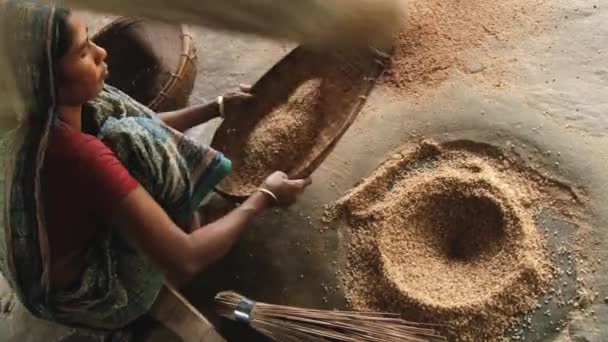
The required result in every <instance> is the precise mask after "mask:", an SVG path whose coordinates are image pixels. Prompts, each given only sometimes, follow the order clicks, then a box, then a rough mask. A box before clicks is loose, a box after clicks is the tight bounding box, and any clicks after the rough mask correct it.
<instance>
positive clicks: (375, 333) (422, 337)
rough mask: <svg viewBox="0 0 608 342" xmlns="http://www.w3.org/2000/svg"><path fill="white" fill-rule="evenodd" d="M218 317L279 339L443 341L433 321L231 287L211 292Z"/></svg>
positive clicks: (314, 341)
mask: <svg viewBox="0 0 608 342" xmlns="http://www.w3.org/2000/svg"><path fill="white" fill-rule="evenodd" d="M215 302H216V304H217V312H218V314H220V315H221V316H222V317H225V318H228V319H231V320H233V321H237V322H241V323H244V324H248V325H249V326H250V327H251V328H253V329H254V330H256V331H258V332H260V333H262V334H264V335H266V336H267V337H269V338H271V339H272V340H275V341H280V342H283V341H285V342H327V341H344V342H355V341H356V342H368V341H369V342H371V341H383V342H397V341H399V342H404V341H415V342H418V341H419V342H426V341H447V340H446V338H445V337H442V336H440V335H438V334H437V332H436V331H435V330H434V329H433V328H432V327H433V325H430V324H422V323H414V322H408V321H405V320H402V319H400V318H399V316H398V315H395V314H389V313H375V312H345V311H324V310H313V309H305V308H298V307H291V306H282V305H272V304H266V303H259V302H255V301H252V300H250V299H248V298H246V297H243V296H241V295H240V294H238V293H235V292H232V291H226V292H220V293H218V294H217V295H216V296H215Z"/></svg>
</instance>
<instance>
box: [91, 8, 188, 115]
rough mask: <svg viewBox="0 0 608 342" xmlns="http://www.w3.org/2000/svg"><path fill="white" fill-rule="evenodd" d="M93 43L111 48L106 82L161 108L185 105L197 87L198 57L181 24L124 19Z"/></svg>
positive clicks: (151, 106)
mask: <svg viewBox="0 0 608 342" xmlns="http://www.w3.org/2000/svg"><path fill="white" fill-rule="evenodd" d="M92 40H93V42H95V43H96V44H97V45H99V46H101V47H103V48H104V49H105V50H106V51H107V52H108V56H107V58H106V63H107V64H108V69H109V71H110V76H109V77H108V79H107V80H106V83H107V84H110V85H112V86H115V87H117V88H118V89H120V90H122V91H124V92H125V93H127V94H129V95H130V96H131V97H133V98H134V99H136V100H137V101H139V102H140V103H142V104H144V105H146V106H148V107H150V108H151V109H152V110H154V111H157V112H163V111H170V110H175V109H179V108H183V107H185V106H186V105H187V103H188V98H189V96H190V94H191V92H192V89H193V87H194V81H195V78H196V66H197V55H196V48H195V46H194V43H193V40H192V36H191V35H190V34H189V33H188V31H187V29H186V28H185V27H184V26H182V25H171V24H166V23H161V22H155V21H151V20H147V19H143V18H134V17H120V18H118V19H116V20H114V21H113V22H111V23H110V24H108V25H106V26H105V27H103V28H102V29H101V30H100V31H99V32H98V33H96V34H95V35H94V36H93V38H92Z"/></svg>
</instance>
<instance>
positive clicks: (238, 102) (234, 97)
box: [220, 84, 254, 119]
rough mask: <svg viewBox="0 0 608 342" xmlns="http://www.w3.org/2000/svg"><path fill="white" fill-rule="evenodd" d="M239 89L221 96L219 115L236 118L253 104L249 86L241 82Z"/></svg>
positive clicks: (225, 117)
mask: <svg viewBox="0 0 608 342" xmlns="http://www.w3.org/2000/svg"><path fill="white" fill-rule="evenodd" d="M239 89H240V90H239V91H237V92H234V93H229V94H227V95H224V96H223V99H222V100H221V101H222V102H223V104H220V116H221V117H222V118H224V119H234V118H238V117H239V116H240V115H241V113H243V112H246V111H247V110H248V108H249V107H251V106H252V105H253V102H254V96H253V95H252V94H251V93H250V91H251V86H248V85H244V84H241V85H239Z"/></svg>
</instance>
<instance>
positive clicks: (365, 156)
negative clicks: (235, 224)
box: [0, 0, 608, 342]
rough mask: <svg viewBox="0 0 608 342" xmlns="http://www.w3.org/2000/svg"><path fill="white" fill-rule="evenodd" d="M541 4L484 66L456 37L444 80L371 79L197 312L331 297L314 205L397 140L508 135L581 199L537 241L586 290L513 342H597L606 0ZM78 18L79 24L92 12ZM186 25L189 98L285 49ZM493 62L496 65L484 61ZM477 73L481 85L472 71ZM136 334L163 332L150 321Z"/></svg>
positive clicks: (607, 152)
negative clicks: (215, 299)
mask: <svg viewBox="0 0 608 342" xmlns="http://www.w3.org/2000/svg"><path fill="white" fill-rule="evenodd" d="M545 5H546V6H547V7H546V8H547V15H546V17H545V18H544V19H543V20H544V21H545V22H546V23H548V25H547V28H546V29H544V30H542V31H540V32H535V33H534V34H530V35H526V36H524V37H521V38H519V39H518V40H517V41H516V42H511V44H504V43H503V42H501V41H500V40H499V39H496V40H495V41H490V44H491V47H492V49H491V50H490V51H491V53H492V54H493V56H494V57H495V58H494V59H492V60H493V62H492V64H487V65H486V64H484V63H486V62H485V61H486V60H487V59H486V58H485V57H487V54H488V50H487V49H483V50H482V49H478V48H470V49H467V50H465V51H462V52H461V55H460V59H461V61H462V63H463V64H464V65H465V66H466V65H469V67H468V68H467V67H464V68H459V67H454V68H450V69H448V70H449V71H450V72H449V77H447V78H446V79H445V80H444V81H442V82H441V83H440V84H437V85H436V86H434V87H433V88H432V89H430V90H429V91H427V92H425V93H424V94H423V95H420V94H416V95H407V94H404V93H403V92H402V91H397V90H395V89H394V88H391V87H389V86H387V85H383V84H379V85H378V86H377V87H376V89H375V91H374V92H373V93H372V95H371V96H370V97H369V100H368V103H367V105H366V106H365V107H364V108H363V111H362V112H361V114H360V115H359V117H358V118H357V120H356V121H355V123H354V124H353V126H352V127H351V128H350V130H349V131H348V132H347V133H346V135H345V136H344V137H343V138H342V140H341V141H340V142H339V143H338V145H337V146H336V147H335V149H334V151H333V152H332V153H331V155H330V156H329V157H328V158H327V160H326V161H325V163H324V164H323V165H322V166H321V167H320V168H319V169H318V170H317V171H316V172H315V173H314V175H313V181H314V183H313V185H312V186H311V187H310V189H309V190H308V191H307V193H306V194H305V195H304V196H303V198H302V199H301V201H300V202H299V203H298V204H297V205H295V206H294V207H292V208H290V209H287V210H271V211H269V212H268V213H267V214H265V215H264V216H263V217H261V218H260V219H259V220H257V221H256V222H255V223H254V224H253V225H252V226H251V227H250V228H249V230H248V232H247V233H246V234H245V236H244V237H243V239H242V240H241V241H240V242H239V243H238V244H237V245H236V246H235V248H234V249H233V251H232V252H231V253H230V255H229V256H228V257H227V258H226V259H225V260H223V261H222V262H221V263H220V264H218V265H216V266H215V267H213V269H211V270H209V271H208V272H207V273H205V274H204V275H201V277H200V278H199V279H198V280H197V281H196V282H195V284H194V285H193V286H191V287H190V288H189V289H188V291H187V292H188V296H189V298H190V299H191V300H192V301H193V302H194V303H195V305H196V306H197V307H199V308H200V309H201V310H203V311H204V312H208V311H209V298H211V297H212V295H213V294H214V293H215V292H217V291H218V290H228V289H231V290H237V291H240V292H241V293H243V294H245V295H247V296H250V297H251V298H254V299H257V300H260V301H267V302H272V303H277V304H289V305H299V306H307V307H314V308H327V309H333V308H345V307H346V302H345V299H344V294H343V292H342V291H341V284H340V281H339V276H338V271H339V270H340V269H341V267H342V266H343V265H344V263H345V248H346V245H345V244H344V240H345V239H344V236H345V234H346V233H347V232H346V231H344V230H342V229H329V230H323V229H322V227H323V223H322V222H321V216H322V213H323V207H324V206H325V205H327V204H330V203H332V202H334V201H335V200H337V199H338V198H340V197H341V196H342V195H343V194H344V192H345V191H347V190H349V189H350V188H352V187H353V186H354V185H355V184H356V183H357V182H359V181H360V180H361V179H362V178H364V177H367V176H368V175H369V174H370V173H371V172H372V171H373V170H374V169H375V168H376V166H377V165H379V164H380V163H381V162H382V161H383V160H384V159H385V158H386V156H388V155H389V154H390V153H391V152H392V151H395V150H396V149H398V148H399V147H400V146H402V145H404V144H406V143H413V142H416V141H419V140H421V139H434V140H437V141H450V140H456V139H468V140H474V141H479V142H484V143H487V144H491V145H495V146H500V147H504V148H506V147H507V146H515V149H517V150H518V151H519V153H520V154H521V155H524V156H527V157H528V160H529V163H530V164H531V165H535V166H537V167H538V168H542V169H544V170H546V172H547V173H548V174H550V175H551V176H554V177H557V178H560V179H562V180H563V181H565V182H567V183H569V184H570V185H571V186H572V187H573V188H575V189H580V190H581V191H584V192H585V193H586V194H587V196H588V197H589V203H588V206H587V208H588V210H589V211H590V213H591V215H590V219H589V222H590V225H589V227H575V226H573V225H572V224H571V223H570V222H569V220H568V219H567V218H564V217H562V216H560V215H558V214H556V213H555V212H552V211H551V208H546V210H545V214H544V215H545V216H544V217H543V218H542V219H540V220H541V221H542V228H548V229H549V230H550V231H556V232H558V234H551V238H550V241H549V244H550V245H552V244H558V243H559V242H560V241H568V242H571V243H572V244H573V245H574V246H576V249H577V250H579V251H580V254H581V255H582V256H583V257H582V259H583V263H584V265H583V266H584V267H579V268H584V269H585V272H584V273H580V272H579V274H577V275H576V277H578V278H580V279H581V280H582V281H583V282H584V284H585V286H584V289H583V290H584V291H583V292H584V293H583V294H582V295H585V293H591V294H592V295H591V297H595V300H593V301H589V302H588V303H587V305H586V307H585V311H584V312H583V310H581V309H580V308H575V307H570V308H564V309H563V310H559V312H557V311H556V315H558V316H559V317H563V318H565V319H566V320H567V321H568V324H567V326H566V327H565V328H563V329H560V330H559V331H557V330H556V329H555V327H554V326H552V325H550V324H547V320H548V319H547V318H546V317H545V316H544V315H542V314H536V315H533V317H532V318H531V319H532V320H534V321H535V322H537V326H538V329H537V332H535V333H530V335H527V336H526V337H527V338H526V340H533V341H560V342H561V341H589V342H600V341H606V340H608V328H607V327H608V263H607V262H606V261H605V260H608V248H607V245H608V233H607V230H606V227H607V226H608V204H607V201H606V194H607V193H608V181H607V180H608V179H607V176H606V174H605V170H606V169H608V114H607V113H608V101H607V100H606V97H607V96H608V91H607V90H606V89H608V48H607V47H608V26H607V25H605V22H606V21H607V20H608V1H606V0H594V1H583V0H573V1H561V0H550V1H546V3H545ZM89 19H90V20H91V23H92V24H93V25H91V26H92V29H93V28H94V27H99V25H100V24H102V23H103V22H104V21H106V20H105V19H103V18H99V17H94V16H90V17H89ZM92 31H94V30H92ZM193 32H194V35H195V37H196V38H195V40H196V43H197V47H198V55H199V63H200V64H199V74H198V79H197V84H196V89H195V90H194V93H193V95H192V97H191V103H203V102H206V101H212V100H213V99H215V97H216V96H217V95H219V94H223V93H226V92H229V91H232V90H234V89H235V88H236V86H237V85H238V84H239V83H253V82H255V80H256V79H257V78H259V77H260V76H261V75H262V73H264V72H265V71H266V70H267V69H268V68H270V67H271V66H272V65H273V64H274V63H276V61H278V60H279V59H280V58H281V57H282V56H284V55H285V54H286V53H287V52H288V51H289V49H290V48H291V46H290V45H289V44H281V43H275V42H269V41H266V40H260V39H257V38H253V37H247V36H229V35H226V34H224V33H219V32H209V31H207V30H203V29H194V31H193ZM481 57H484V58H481ZM497 63H499V67H496V65H497ZM497 69H500V73H494V72H493V71H495V70H497ZM486 73H487V75H488V77H489V75H490V74H491V77H492V80H493V81H492V82H481V81H480V79H481V78H483V77H484V76H485V75H486ZM243 115H246V113H243ZM213 129H214V125H213V124H211V125H207V126H205V127H201V128H200V129H198V130H197V131H196V132H195V134H197V135H198V136H200V137H201V139H203V140H206V141H209V139H210V137H211V133H212V132H213ZM334 228H335V227H334ZM568 281H569V282H571V283H572V284H571V285H572V287H571V288H570V289H571V295H572V296H573V297H576V296H577V293H576V291H578V292H579V293H578V295H579V296H580V295H581V288H578V290H577V288H576V286H577V285H576V284H580V282H578V281H575V280H572V279H570V280H568ZM327 288H329V289H332V290H330V291H328V290H327ZM539 300H540V301H542V300H543V299H542V298H540V299H539ZM0 302H1V303H0V304H2V305H0V309H3V311H2V312H0V332H1V335H0V340H3V341H14V340H19V341H23V342H25V341H52V340H55V339H57V338H59V337H60V336H63V335H64V334H65V330H64V328H62V327H57V326H55V325H52V324H48V323H44V322H40V321H38V320H35V319H33V318H31V317H29V315H28V314H27V313H26V312H25V311H24V309H23V308H22V307H21V306H20V305H19V304H18V303H15V301H14V298H13V297H12V295H11V293H10V291H9V290H8V289H7V287H6V285H5V284H0ZM7 303H8V305H7ZM5 308H6V310H4V309H5ZM592 312H593V313H592ZM212 319H214V318H213V317H212ZM220 327H221V330H222V332H224V333H225V334H226V336H227V337H230V338H231V340H234V341H245V340H246V341H254V340H257V338H254V336H253V335H252V334H249V333H247V332H246V329H236V328H234V326H233V325H232V324H229V323H226V322H222V323H220ZM148 340H150V341H167V340H170V338H169V337H168V335H166V332H163V331H161V330H159V331H156V332H154V333H152V334H151V336H150V337H149V338H148Z"/></svg>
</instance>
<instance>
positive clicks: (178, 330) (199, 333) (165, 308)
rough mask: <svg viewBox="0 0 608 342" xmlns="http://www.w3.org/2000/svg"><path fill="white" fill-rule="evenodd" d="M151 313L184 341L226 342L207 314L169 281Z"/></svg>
mask: <svg viewBox="0 0 608 342" xmlns="http://www.w3.org/2000/svg"><path fill="white" fill-rule="evenodd" d="M150 315H151V316H152V317H153V318H154V319H156V320H157V321H159V322H161V323H162V324H163V325H164V326H166V327H167V328H169V329H170V330H171V331H173V332H174V333H175V334H176V335H178V336H179V337H180V338H181V339H182V340H183V341H184V342H226V340H225V339H224V338H223V337H222V336H221V335H220V334H219V333H218V332H217V331H216V330H215V328H214V327H213V325H212V324H211V323H210V322H209V321H208V320H207V319H206V318H205V316H203V314H201V313H200V312H199V311H198V310H197V309H196V308H195V307H194V306H193V305H192V304H191V303H190V302H189V301H188V300H187V299H186V298H184V296H182V295H181V293H179V291H178V290H177V289H175V288H174V287H173V286H172V285H170V284H168V283H165V286H164V287H163V288H162V290H161V291H160V293H159V295H158V298H157V299H156V301H155V302H154V305H152V308H151V309H150Z"/></svg>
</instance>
